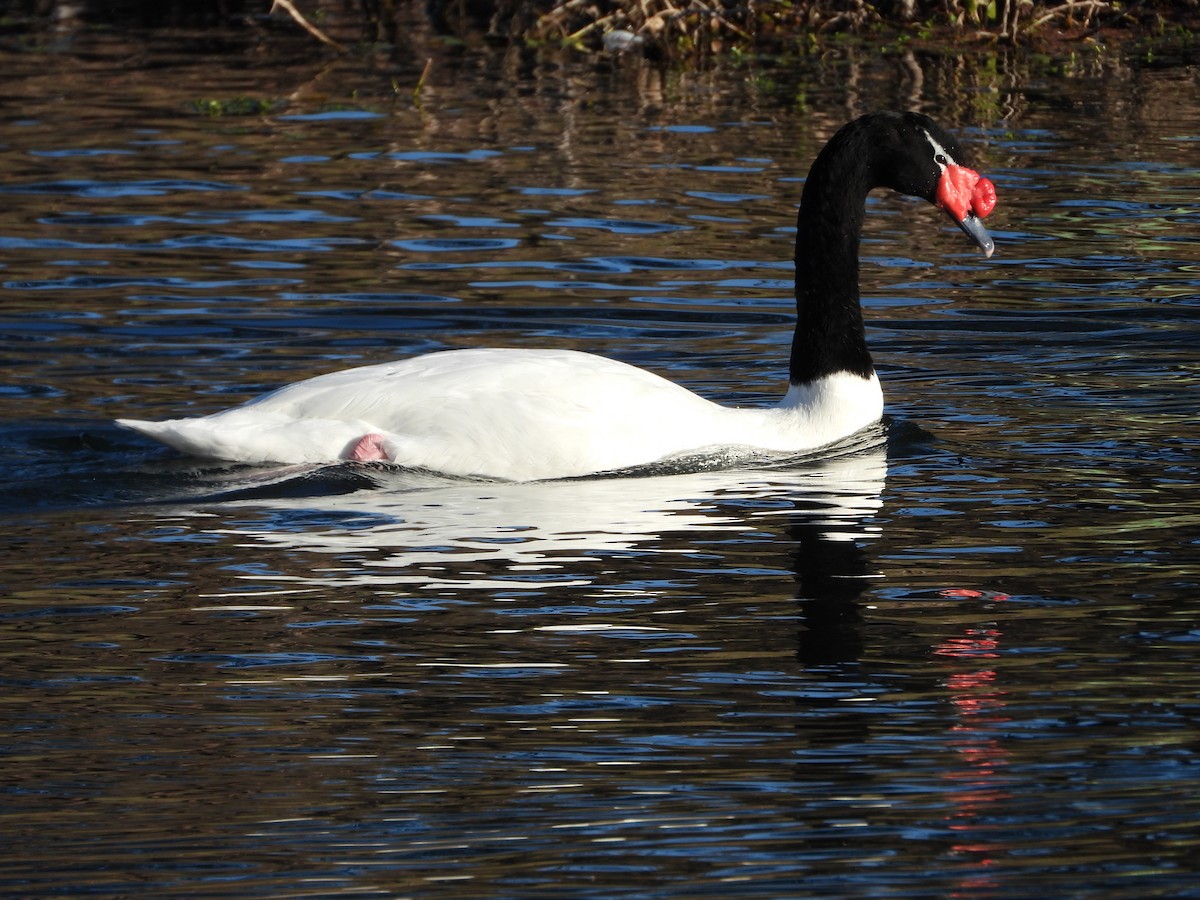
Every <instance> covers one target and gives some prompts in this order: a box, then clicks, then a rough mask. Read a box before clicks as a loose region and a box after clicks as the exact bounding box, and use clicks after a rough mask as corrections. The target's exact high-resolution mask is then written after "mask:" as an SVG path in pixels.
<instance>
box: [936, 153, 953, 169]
mask: <svg viewBox="0 0 1200 900" xmlns="http://www.w3.org/2000/svg"><path fill="white" fill-rule="evenodd" d="M933 161H934V162H935V163H937V164H938V165H939V166H948V165H949V164H950V160H948V159H946V154H945V153H939V154H938V155H937V156H935V157H934V158H933Z"/></svg>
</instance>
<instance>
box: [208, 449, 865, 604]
mask: <svg viewBox="0 0 1200 900" xmlns="http://www.w3.org/2000/svg"><path fill="white" fill-rule="evenodd" d="M886 473H887V459H886V453H885V449H884V447H883V445H882V444H879V445H876V446H875V447H871V448H867V449H863V450H859V451H857V452H854V453H850V454H848V455H844V456H839V457H834V458H830V459H826V460H820V461H809V462H806V463H805V464H804V465H803V466H802V467H795V468H790V469H789V468H763V469H733V470H724V471H708V472H693V473H688V474H673V475H655V476H646V477H625V478H599V479H584V480H571V481H549V482H534V483H478V482H461V481H458V482H449V481H437V480H433V479H430V478H429V477H424V478H423V483H420V484H414V476H413V475H412V474H411V473H402V472H401V473H386V472H385V473H378V474H379V480H380V482H381V485H380V487H379V488H377V489H375V490H363V491H357V492H354V493H350V494H343V495H338V496H330V497H319V498H313V497H303V498H290V497H284V498H268V499H256V500H253V501H238V502H235V503H229V504H224V505H223V506H222V511H223V514H222V515H221V516H220V518H221V519H222V525H221V527H216V528H212V529H209V530H210V533H217V534H223V535H233V536H237V537H244V538H247V539H249V542H248V543H246V544H243V546H249V547H253V546H260V547H270V548H273V549H276V550H284V551H303V552H305V553H316V554H323V555H327V556H329V557H336V561H334V560H331V564H330V565H328V566H321V567H319V568H316V569H314V568H311V567H306V568H305V569H304V570H302V571H299V572H297V573H295V574H287V575H278V576H275V577H277V578H279V579H281V580H286V581H287V582H288V583H289V584H290V585H321V586H323V587H327V588H328V587H337V586H343V587H345V586H352V585H370V586H372V587H374V588H379V587H390V588H396V587H401V586H403V587H408V588H426V589H427V588H430V587H447V586H452V587H454V588H465V589H475V590H496V589H503V590H507V591H512V590H522V589H539V590H540V589H546V588H547V587H563V586H572V585H584V584H589V583H591V578H590V576H589V575H588V574H587V568H586V567H585V568H583V569H581V568H580V567H579V566H577V565H568V564H572V563H580V562H584V561H594V560H596V559H598V558H602V557H605V556H609V555H612V554H621V553H629V552H638V553H661V554H677V555H680V556H681V557H685V558H686V557H687V556H689V555H692V554H696V553H699V552H701V551H702V548H699V547H697V543H698V539H699V538H700V536H701V535H703V536H704V538H705V539H709V540H711V539H712V538H714V537H715V538H718V539H719V538H720V537H722V536H723V535H725V534H727V535H730V536H733V535H737V534H743V535H744V534H746V533H747V531H755V530H757V529H758V527H759V526H760V525H763V526H765V525H767V524H768V520H771V519H775V520H778V521H782V520H785V519H787V520H791V519H794V518H795V517H796V516H797V515H802V516H803V517H804V520H805V522H806V523H807V524H810V525H811V526H815V527H819V529H820V531H821V532H822V539H823V540H843V539H851V538H853V537H857V536H861V535H862V533H863V521H862V520H863V519H864V518H865V517H868V516H870V515H871V514H872V513H874V512H875V511H876V510H877V509H878V508H879V506H880V503H881V493H882V490H883V484H884V479H885V476H886ZM417 477H418V478H419V477H420V476H417ZM229 513H236V514H237V515H236V516H234V515H229ZM245 514H248V515H245ZM231 520H232V521H233V523H234V524H232V525H231V524H230V522H231ZM759 539H760V540H761V539H762V537H761V535H760V537H759ZM270 577H271V576H267V577H266V580H269V578H270ZM253 578H254V580H255V581H257V582H262V581H263V580H264V575H263V574H262V573H258V574H255V575H254V576H253Z"/></svg>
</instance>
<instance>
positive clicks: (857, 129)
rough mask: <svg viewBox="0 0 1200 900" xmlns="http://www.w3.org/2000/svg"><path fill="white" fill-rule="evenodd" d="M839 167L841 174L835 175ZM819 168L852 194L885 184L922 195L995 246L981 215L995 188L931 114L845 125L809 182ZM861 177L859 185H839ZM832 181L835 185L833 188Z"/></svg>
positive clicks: (983, 243)
mask: <svg viewBox="0 0 1200 900" xmlns="http://www.w3.org/2000/svg"><path fill="white" fill-rule="evenodd" d="M840 165H848V166H849V167H850V168H849V169H847V170H843V172H842V173H840V174H841V177H840V178H839V175H838V174H835V171H834V170H836V169H838V168H839V166H840ZM820 169H829V170H831V171H829V172H828V173H827V174H826V177H825V178H822V179H818V180H821V181H824V180H829V181H833V182H834V183H835V184H834V185H830V187H834V189H835V190H837V189H842V190H848V191H850V192H854V191H855V190H858V191H861V192H862V195H864V196H865V194H866V192H867V191H870V190H871V189H872V188H876V187H886V188H891V189H892V190H895V191H899V192H900V193H902V194H909V195H911V196H914V197H921V198H922V199H924V200H927V201H928V202H930V203H932V204H933V205H935V206H937V207H938V208H939V209H941V210H942V211H944V212H945V213H946V214H947V215H948V216H950V218H951V219H953V220H954V222H955V224H957V225H958V226H959V227H960V228H961V229H962V230H963V231H964V232H965V233H966V234H967V236H968V237H970V238H971V240H973V241H974V242H975V243H976V244H977V245H978V246H979V248H980V249H981V250H983V252H984V253H985V254H986V255H988V256H991V255H992V251H993V250H994V249H995V244H993V243H992V239H991V237H990V236H989V235H988V233H987V229H985V228H984V227H983V222H982V219H983V218H984V217H985V216H987V214H988V213H990V212H991V211H992V208H993V207H994V206H995V205H996V188H995V187H994V186H993V185H992V183H991V182H990V181H988V180H987V179H986V178H981V177H980V176H979V174H978V173H977V172H975V171H974V170H973V169H970V168H968V167H967V164H966V154H965V153H963V150H962V147H961V146H959V143H958V141H957V140H956V139H955V138H954V136H953V135H952V134H950V133H949V132H947V131H945V130H944V129H943V128H942V127H941V126H940V125H938V124H937V123H936V122H935V121H933V119H931V118H929V116H925V115H921V114H920V113H914V112H904V113H899V112H883V113H871V114H869V115H865V116H862V117H861V118H858V119H855V120H854V121H853V122H851V123H849V124H848V125H846V126H844V127H843V128H842V129H841V130H840V131H838V133H837V134H835V135H834V136H833V138H832V139H831V140H830V141H829V143H828V144H827V145H826V146H825V149H824V150H822V151H821V154H820V155H819V156H818V157H817V161H816V162H815V163H814V164H813V172H812V173H811V174H810V175H809V179H810V181H811V180H812V179H813V177H814V175H816V174H817V172H818V171H819V170H820ZM855 177H857V178H859V179H861V183H859V184H858V185H849V184H844V183H842V184H837V183H838V182H840V181H842V179H853V178H855ZM835 185H836V186H835Z"/></svg>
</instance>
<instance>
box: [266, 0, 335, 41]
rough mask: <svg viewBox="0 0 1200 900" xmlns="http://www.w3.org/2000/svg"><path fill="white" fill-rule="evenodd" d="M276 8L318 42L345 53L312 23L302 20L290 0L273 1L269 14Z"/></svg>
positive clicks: (302, 15) (302, 17) (301, 14)
mask: <svg viewBox="0 0 1200 900" xmlns="http://www.w3.org/2000/svg"><path fill="white" fill-rule="evenodd" d="M276 8H279V9H282V10H283V11H284V12H285V13H287V14H288V15H289V16H291V17H292V18H293V19H295V20H296V22H297V23H298V24H299V25H300V27H301V28H303V29H304V30H305V31H307V32H308V33H309V34H311V35H312V36H313V37H315V38H316V39H317V40H318V41H321V42H322V43H325V44H328V45H329V46H330V47H332V48H333V49H334V50H336V51H337V52H338V53H345V52H346V48H345V47H343V46H342V45H341V44H339V43H338V42H337V41H335V40H334V39H333V38H331V37H330V36H329V35H327V34H326V33H325V32H323V31H322V30H321V29H320V28H318V27H317V26H316V25H314V24H313V23H312V22H310V21H308V19H306V18H304V13H302V12H300V10H298V9H296V7H295V6H293V5H292V0H274V2H272V3H271V12H275V10H276Z"/></svg>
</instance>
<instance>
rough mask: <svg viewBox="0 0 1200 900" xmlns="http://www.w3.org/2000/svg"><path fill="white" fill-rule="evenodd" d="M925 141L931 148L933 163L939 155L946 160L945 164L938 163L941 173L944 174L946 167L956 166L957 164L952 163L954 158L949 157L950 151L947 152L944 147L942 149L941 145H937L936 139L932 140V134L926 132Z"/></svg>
mask: <svg viewBox="0 0 1200 900" xmlns="http://www.w3.org/2000/svg"><path fill="white" fill-rule="evenodd" d="M925 140H927V141H929V144H930V146H932V147H933V156H934V162H937V156H938V154H939V153H940V154H941V155H942V156H944V157H945V158H946V162H945V164H942V163H938V168H939V169H941V170H942V171H943V172H945V171H946V166H948V165H949V166H956V165H958V163H956V162H955V161H954V157H953V156H951V155H950V151H949V150H947V149H946V148H945V147H943V146H942V145H941V144H939V143H938V142H937V139H936V138H934V136H933V135H932V134H930V133H929V132H928V131H926V132H925Z"/></svg>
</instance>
